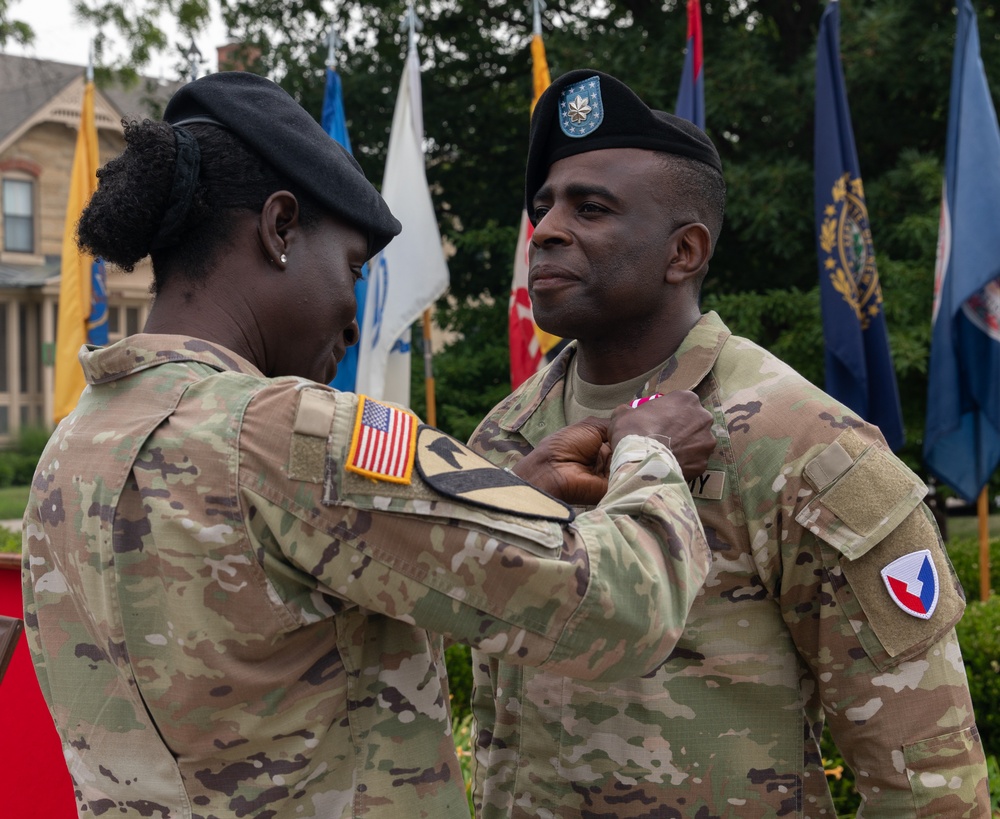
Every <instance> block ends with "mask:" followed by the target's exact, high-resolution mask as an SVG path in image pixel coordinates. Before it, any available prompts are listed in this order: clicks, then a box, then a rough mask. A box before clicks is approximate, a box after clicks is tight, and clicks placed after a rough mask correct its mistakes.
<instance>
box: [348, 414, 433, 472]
mask: <svg viewBox="0 0 1000 819" xmlns="http://www.w3.org/2000/svg"><path fill="white" fill-rule="evenodd" d="M416 432H417V416H416V415H413V414H411V413H409V412H406V411H405V410H401V409H397V408H396V407H390V406H388V405H386V404H380V403H379V402H378V401H373V400H372V399H370V398H368V397H367V396H364V395H362V396H360V398H359V399H358V414H357V417H356V419H355V422H354V432H353V434H352V435H351V449H350V451H349V452H348V453H347V464H346V468H347V469H348V471H350V472H357V473H358V474H359V475H364V476H365V477H367V478H374V479H375V480H380V481H390V482H392V483H409V482H410V473H411V472H412V471H413V453H414V451H415V449H416V445H417V435H416Z"/></svg>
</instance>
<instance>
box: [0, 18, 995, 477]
mask: <svg viewBox="0 0 1000 819" xmlns="http://www.w3.org/2000/svg"><path fill="white" fill-rule="evenodd" d="M220 1H221V0H220ZM0 2H2V0H0ZM209 2H211V0H186V2H184V3H182V4H181V5H180V6H177V7H176V8H177V9H178V12H177V16H178V18H179V20H180V22H181V24H182V26H187V27H188V28H189V30H197V29H198V27H199V26H201V25H204V22H205V20H206V19H207V15H208V9H209V6H208V3H209ZM953 5H954V4H953V2H952V1H951V0H928V2H925V3H918V4H914V3H911V2H909V1H908V0H852V1H851V2H843V3H842V4H841V6H842V8H841V51H842V58H843V67H844V72H845V76H846V82H847V88H848V95H849V99H850V106H851V113H852V120H853V124H854V132H855V138H856V142H857V148H858V154H859V158H860V163H861V171H862V176H863V179H864V183H865V189H866V194H867V201H868V207H869V217H870V221H871V225H872V230H873V234H874V239H875V248H876V253H877V260H878V267H879V271H880V274H881V279H882V288H883V294H884V297H885V310H886V315H887V319H888V323H889V328H890V336H891V342H892V347H893V353H894V359H895V363H896V368H897V372H898V376H899V383H900V392H901V398H902V403H903V407H904V415H905V419H904V420H905V423H906V428H907V442H908V444H907V448H906V450H905V451H904V453H903V455H904V458H905V459H906V460H907V461H908V462H909V463H910V464H911V466H914V467H918V468H919V466H920V460H919V451H920V442H921V438H922V434H923V419H924V412H925V406H926V389H927V383H926V368H927V351H928V345H929V333H930V312H931V297H932V280H933V270H934V257H935V250H936V238H937V224H938V210H939V202H940V190H941V167H942V164H943V158H944V140H945V127H946V121H947V113H948V93H949V83H950V75H951V59H952V49H953V47H954V36H955V14H954V8H953ZM998 5H1000V4H998V3H996V2H977V3H976V8H977V12H978V21H979V29H980V39H981V42H982V55H983V61H984V64H985V67H986V72H987V76H988V77H990V78H992V79H993V80H994V87H1000V86H997V85H996V83H1000V25H998ZM171 7H173V6H172V4H171V3H168V2H167V0H145V2H144V4H143V3H140V4H139V8H140V10H145V13H139V14H136V13H135V12H134V10H133V11H130V12H128V13H126V4H125V2H124V0H101V2H97V3H93V4H90V5H86V4H84V3H83V2H79V3H78V8H79V10H80V12H81V13H82V14H83V15H84V16H85V17H86V18H87V19H90V20H92V21H94V22H95V23H97V24H103V25H104V26H105V28H108V29H109V30H110V29H115V28H117V29H119V30H121V31H122V32H124V33H125V35H126V36H127V37H128V38H129V39H128V42H129V43H130V44H132V45H133V46H134V51H133V55H132V57H131V58H130V63H131V65H132V67H133V68H137V67H141V65H142V63H143V60H144V59H145V58H147V57H148V55H149V53H151V51H152V50H156V49H157V48H162V41H161V40H159V39H158V38H157V36H156V34H155V32H154V29H155V25H153V24H152V23H150V22H149V21H150V20H154V21H155V19H157V18H156V15H157V14H164V15H165V14H168V13H170V12H169V9H170V8H171ZM0 8H2V7H0ZM127 8H128V9H134V7H133V6H132V5H131V4H130V5H128V6H127ZM405 8H406V4H405V2H401V0H378V1H377V2H367V3H362V2H355V0H339V2H335V3H333V4H332V5H331V4H329V3H328V4H326V5H324V4H323V3H322V2H321V1H320V0H236V1H235V2H234V1H233V0H229V2H226V3H224V4H223V12H224V19H225V20H226V22H227V24H228V26H229V27H230V31H231V34H232V36H233V39H234V40H237V41H240V42H242V43H244V44H246V46H248V51H247V54H248V55H258V56H256V57H255V61H254V62H253V63H252V65H253V67H254V69H255V70H259V71H261V72H263V73H268V74H269V75H270V76H272V77H274V78H275V79H276V80H278V81H279V82H280V83H281V84H282V85H284V86H285V87H286V88H287V89H288V90H289V91H290V92H291V93H292V94H293V95H294V96H295V97H296V98H297V99H299V100H300V102H302V104H303V105H304V106H305V107H306V108H307V109H308V110H310V111H312V112H313V113H314V114H315V115H316V116H317V117H318V115H319V112H320V108H321V99H322V91H323V62H324V59H325V56H326V46H325V45H324V42H323V40H324V36H325V33H326V31H327V30H328V29H329V27H330V26H331V25H334V24H336V25H337V26H338V28H339V29H340V32H341V34H342V36H343V37H344V39H345V44H344V45H343V46H342V48H341V49H340V52H339V65H338V69H339V71H340V72H341V75H342V77H343V81H344V88H345V97H346V108H347V116H348V120H349V128H350V132H351V138H352V142H353V143H354V145H355V150H356V154H357V156H358V159H359V161H360V162H361V164H362V166H363V167H364V169H365V171H366V173H367V174H368V176H369V178H371V179H373V180H374V181H375V182H376V184H378V183H379V182H380V181H381V175H382V168H383V165H384V160H385V152H386V149H387V146H388V136H389V133H388V132H389V125H390V122H391V116H392V108H393V104H394V101H395V95H396V91H397V88H398V84H399V78H400V74H401V70H402V62H403V56H404V51H405V47H406V38H405V33H404V32H402V31H401V30H400V23H401V20H402V18H403V13H404V11H405ZM822 9H823V3H822V2H821V0H796V1H795V2H788V0H705V2H703V27H704V41H705V96H706V104H707V130H708V132H709V134H710V135H711V136H712V137H713V139H714V140H715V142H716V144H717V145H718V146H719V149H720V153H721V154H722V158H723V162H724V165H725V169H726V178H727V181H728V185H729V204H728V211H727V218H726V225H725V227H724V229H723V233H722V237H721V239H720V242H719V247H718V250H717V252H716V256H715V258H714V260H713V262H712V269H711V272H710V275H709V278H708V280H707V282H706V285H705V293H704V303H705V306H706V307H709V308H716V309H719V311H720V313H722V315H723V317H724V318H725V319H726V320H727V321H728V322H729V323H730V324H731V325H732V326H733V327H734V329H735V330H736V331H738V332H741V333H745V334H746V335H749V336H750V337H751V338H754V339H755V340H757V341H759V342H760V343H762V344H764V345H766V346H768V347H769V348H771V349H773V350H774V351H775V352H776V353H778V354H779V355H782V356H783V357H785V358H786V359H787V360H788V361H789V363H790V364H792V365H793V366H795V367H797V368H799V369H800V370H801V371H802V372H803V373H805V374H806V375H807V376H808V377H810V378H811V379H813V380H815V381H817V382H819V383H822V382H823V373H822V358H823V357H822V343H823V342H822V331H821V327H820V317H819V304H818V290H817V284H818V273H817V265H816V249H815V239H814V235H813V216H812V197H813V190H812V188H813V181H812V151H813V99H814V95H813V86H814V70H815V55H816V34H817V29H818V24H819V18H820V15H821V13H822ZM417 11H418V13H419V14H420V15H421V17H422V19H423V26H424V27H423V31H422V35H421V38H420V45H419V48H420V55H421V59H422V67H423V74H422V79H421V82H422V88H423V100H424V121H425V130H426V148H427V163H428V169H427V176H428V181H429V183H430V185H431V187H432V191H433V194H434V201H435V204H436V207H437V209H438V216H439V221H440V226H441V232H442V236H443V237H444V238H445V240H446V242H447V243H448V244H449V246H450V247H453V248H454V255H453V256H452V257H451V258H450V260H449V267H450V271H451V291H450V294H449V298H448V299H447V301H446V302H445V301H442V303H441V305H439V308H440V309H439V311H438V314H437V318H438V320H439V321H440V322H441V323H443V324H444V326H445V327H446V328H447V329H449V330H452V331H454V332H457V333H459V334H460V336H461V338H462V340H460V341H458V342H456V343H454V344H453V345H451V346H450V347H448V348H446V349H445V350H442V351H435V370H436V374H437V389H436V397H437V407H438V419H439V424H440V425H441V426H442V427H444V428H445V429H448V430H449V431H452V432H454V433H456V434H458V435H465V434H467V433H468V432H469V431H470V430H471V425H474V423H475V420H476V419H477V418H478V417H480V416H481V415H482V413H483V412H484V411H485V410H486V409H487V408H488V407H489V406H491V405H492V403H494V401H495V400H496V398H497V397H498V396H500V395H502V394H504V393H505V392H506V391H507V385H508V373H507V357H506V330H505V320H504V312H505V309H506V304H507V299H508V295H509V288H510V276H511V263H512V254H513V249H514V242H515V238H516V228H517V224H518V219H519V214H520V210H521V207H522V190H523V187H522V179H523V165H524V156H525V149H526V145H527V135H528V117H529V113H528V112H529V104H530V98H531V68H530V56H529V53H528V42H529V39H530V33H531V13H530V12H531V9H530V3H528V2H513V3H512V2H502V1H501V0H486V2H483V1H482V0H479V1H477V2H472V0H441V2H434V3H428V2H420V3H417ZM0 19H2V18H0ZM685 27H686V17H685V14H684V3H683V2H681V1H680V0H655V2H654V0H606V2H603V3H590V2H579V1H578V0H549V2H548V9H547V11H546V13H545V33H544V37H545V44H546V50H547V54H548V61H549V65H550V68H551V72H552V75H553V76H558V75H559V74H561V73H562V72H564V71H567V70H569V69H571V68H576V67H581V66H592V67H594V68H598V69H601V70H604V71H607V72H609V73H612V74H615V75H617V76H619V77H621V78H623V79H625V80H626V81H627V82H629V84H630V85H632V86H633V87H634V88H635V89H636V91H637V92H638V93H639V94H640V96H642V97H643V98H644V99H645V100H647V101H648V102H649V103H650V104H651V105H653V106H654V107H659V108H663V109H665V110H672V108H673V105H674V101H675V97H676V90H677V85H678V81H679V78H680V71H681V64H682V56H683V47H684V37H685ZM251 49H252V50H251ZM415 337H416V334H415ZM415 368H416V371H417V375H416V377H415V379H414V387H415V389H414V394H415V397H416V398H417V399H418V406H419V399H420V396H421V394H422V391H421V387H420V381H421V378H422V375H421V374H420V373H421V372H422V370H421V365H420V363H419V357H416V356H415Z"/></svg>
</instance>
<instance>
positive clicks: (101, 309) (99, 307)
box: [87, 259, 108, 347]
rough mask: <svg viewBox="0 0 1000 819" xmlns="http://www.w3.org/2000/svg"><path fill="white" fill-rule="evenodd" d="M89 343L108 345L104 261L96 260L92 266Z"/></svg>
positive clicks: (101, 345) (106, 285)
mask: <svg viewBox="0 0 1000 819" xmlns="http://www.w3.org/2000/svg"><path fill="white" fill-rule="evenodd" d="M87 343H88V344H93V345H94V346H95V347H104V346H105V345H106V344H107V343H108V274H107V270H106V269H105V266H104V259H94V263H93V264H92V265H91V266H90V318H88V319H87Z"/></svg>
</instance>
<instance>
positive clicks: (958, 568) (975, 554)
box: [948, 536, 1000, 600]
mask: <svg viewBox="0 0 1000 819" xmlns="http://www.w3.org/2000/svg"><path fill="white" fill-rule="evenodd" d="M989 551H990V588H992V589H1000V539H995V540H991V541H990V550H989ZM948 557H950V558H951V562H952V565H953V566H954V567H955V574H957V575H958V579H959V580H960V581H961V583H962V588H963V589H965V596H966V597H967V598H968V599H969V600H978V599H979V540H978V538H976V537H968V536H965V537H955V538H951V539H950V540H949V541H948Z"/></svg>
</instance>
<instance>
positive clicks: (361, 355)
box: [356, 46, 448, 406]
mask: <svg viewBox="0 0 1000 819" xmlns="http://www.w3.org/2000/svg"><path fill="white" fill-rule="evenodd" d="M423 140H424V119H423V106H422V104H421V99H420V64H419V62H418V61H417V52H416V49H415V48H413V47H412V46H411V48H410V50H409V53H408V54H407V56H406V64H405V66H404V68H403V79H402V81H401V82H400V85H399V96H397V97H396V110H395V112H394V113H393V116H392V131H391V133H390V134H389V154H388V156H387V157H386V161H385V176H384V177H383V180H382V198H383V199H385V201H386V204H388V205H389V208H390V210H392V212H393V215H395V217H396V218H397V219H399V221H400V222H401V223H402V225H403V230H402V232H401V233H400V234H399V235H398V236H397V237H396V238H395V239H393V240H392V241H391V242H390V243H389V245H388V246H387V247H386V248H385V250H383V251H382V252H381V253H380V254H379V255H378V257H377V258H376V259H375V260H374V262H373V263H372V264H370V265H369V267H368V269H369V280H368V297H367V300H366V302H365V314H364V318H363V322H362V325H361V326H362V331H361V342H360V345H361V349H360V350H359V352H358V382H357V388H356V391H357V392H359V393H364V394H365V395H370V396H371V397H372V398H377V399H382V400H386V401H392V402H395V403H397V404H401V405H403V406H409V404H410V325H411V324H413V322H414V321H416V319H417V318H419V317H420V315H421V313H423V311H424V310H426V309H427V308H428V307H430V306H431V305H432V304H433V303H434V302H435V301H436V300H437V299H438V298H439V297H440V296H441V295H442V294H443V293H444V292H445V290H447V289H448V265H447V263H446V262H445V259H444V251H443V250H442V247H441V234H440V233H439V232H438V226H437V219H436V218H435V216H434V205H433V203H432V202H431V194H430V190H429V189H428V188H427V175H426V173H425V172H424V150H423Z"/></svg>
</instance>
